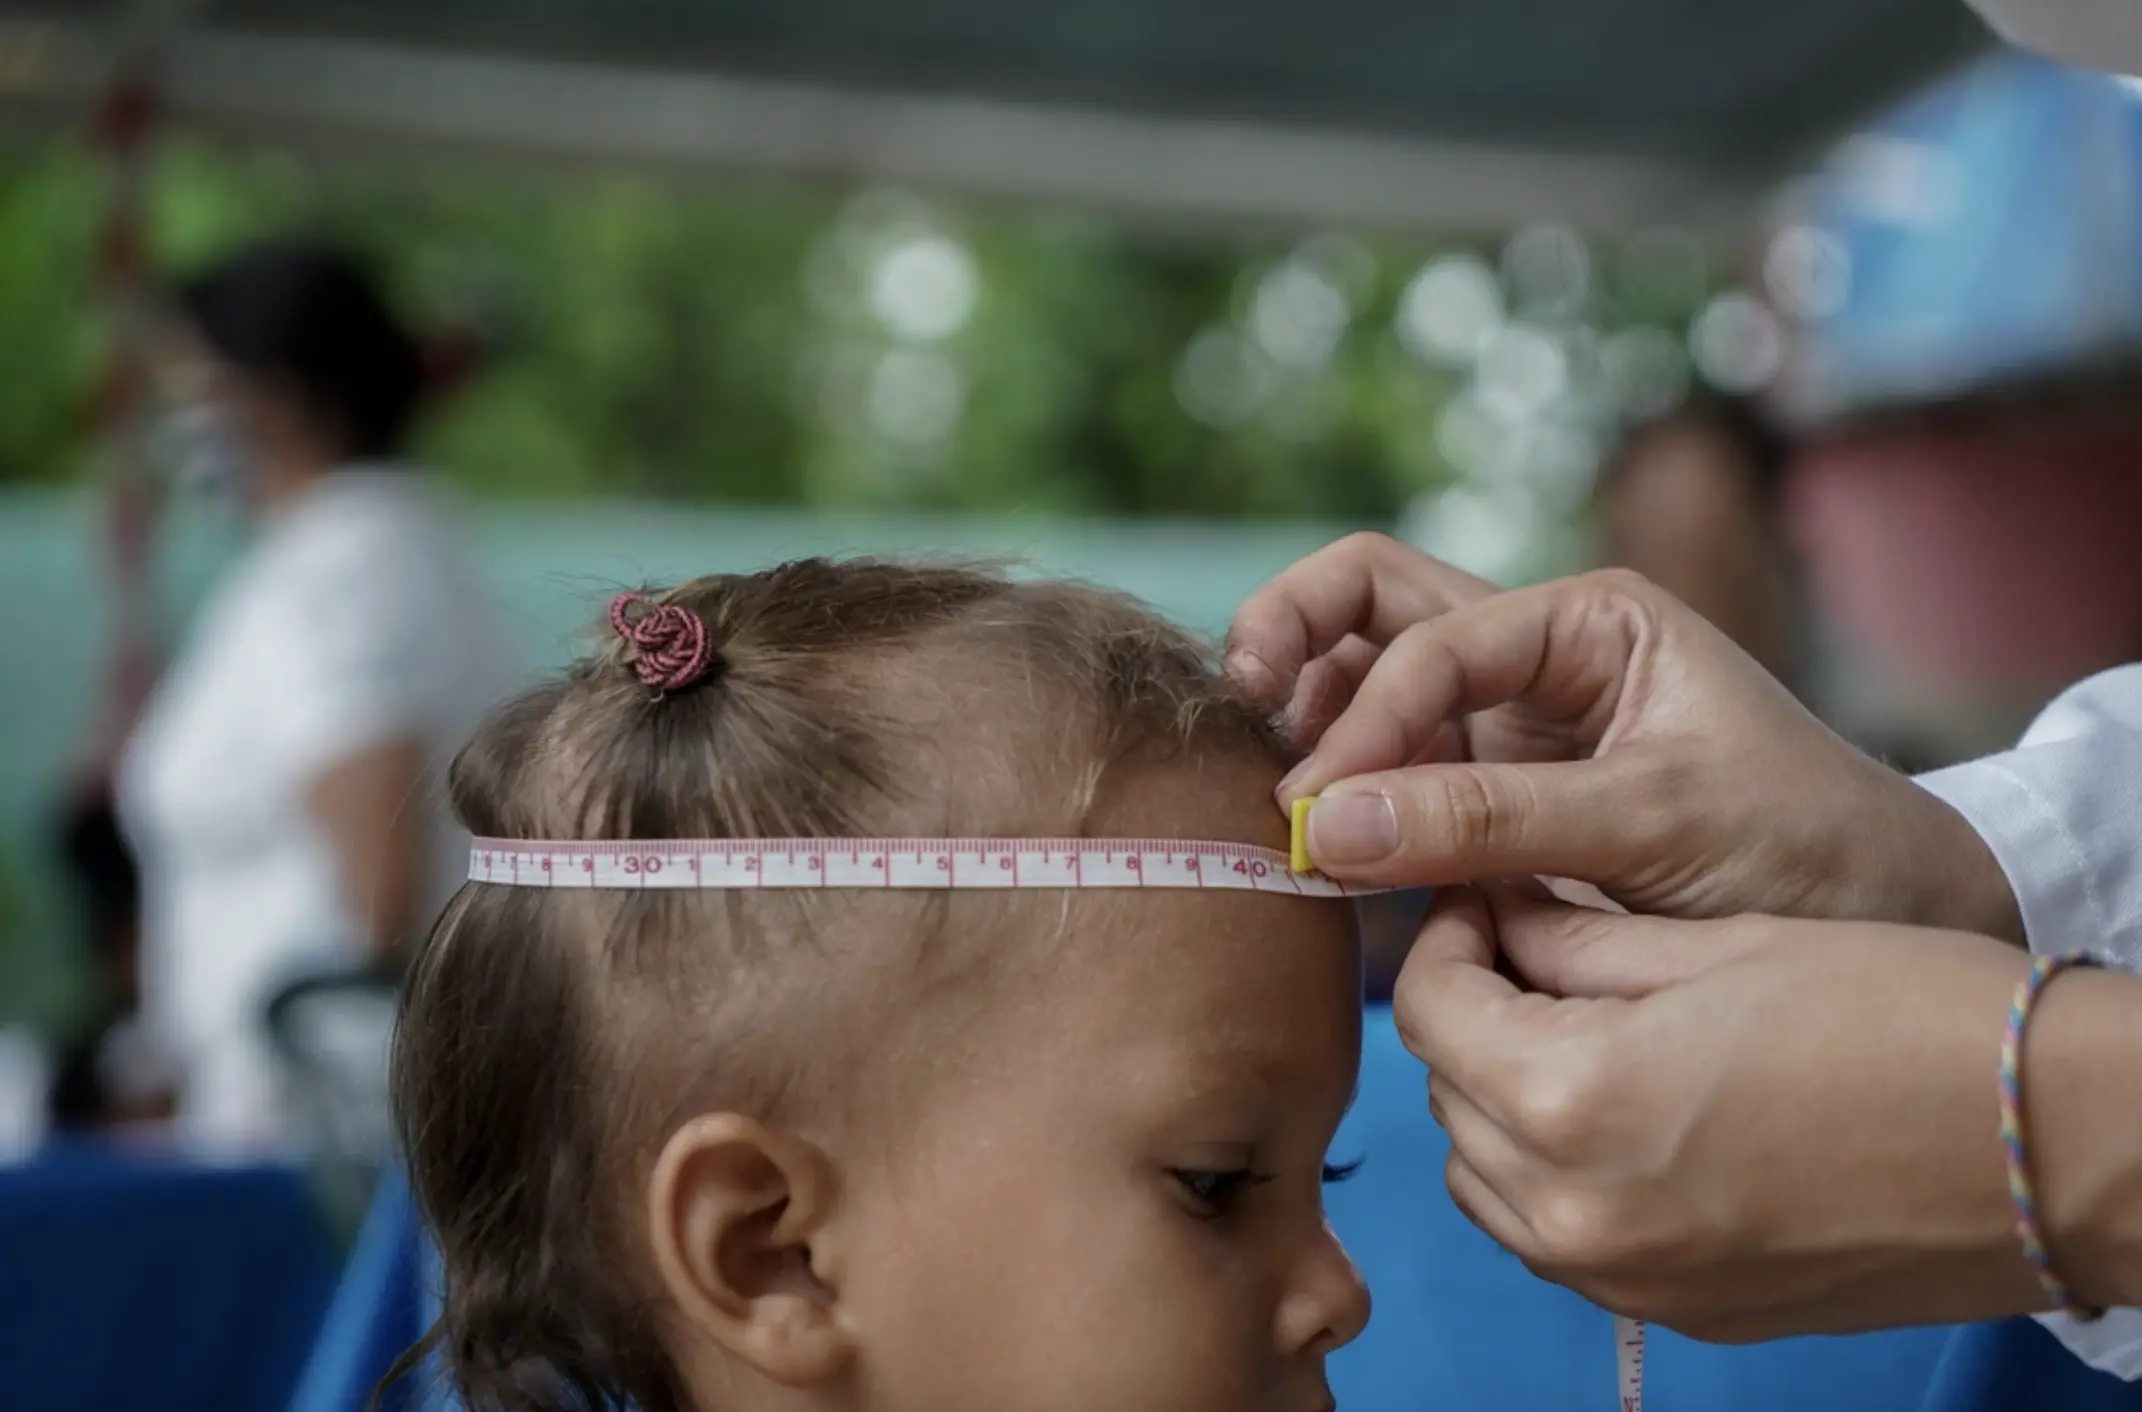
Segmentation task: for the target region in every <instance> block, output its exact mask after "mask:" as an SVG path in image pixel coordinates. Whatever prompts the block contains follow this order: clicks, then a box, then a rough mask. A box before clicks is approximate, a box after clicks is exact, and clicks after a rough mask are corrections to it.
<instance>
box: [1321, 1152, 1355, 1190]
mask: <svg viewBox="0 0 2142 1412" xmlns="http://www.w3.org/2000/svg"><path fill="white" fill-rule="evenodd" d="M1361 1162H1362V1159H1361V1158H1359V1157H1356V1158H1355V1159H1354V1160H1353V1161H1351V1162H1326V1163H1325V1164H1324V1185H1326V1186H1337V1185H1338V1184H1339V1183H1340V1182H1350V1181H1352V1180H1353V1179H1354V1173H1356V1172H1358V1171H1360V1170H1361Z"/></svg>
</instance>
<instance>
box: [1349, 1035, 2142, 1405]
mask: <svg viewBox="0 0 2142 1412" xmlns="http://www.w3.org/2000/svg"><path fill="white" fill-rule="evenodd" d="M1448 1150H1449V1149H1448V1145H1447V1143H1446V1141H1445V1139H1444V1136H1443V1132H1442V1129H1440V1128H1438V1127H1437V1126H1436V1125H1435V1124H1434V1123H1433V1122H1431V1121H1429V1119H1428V1105H1427V1071H1426V1070H1425V1069H1423V1068H1422V1067H1421V1065H1420V1062H1419V1061H1418V1060H1416V1059H1414V1058H1413V1057H1412V1056H1411V1055H1410V1054H1408V1053H1407V1052H1406V1051H1405V1049H1404V1047H1403V1046H1402V1045H1401V1044H1400V1043H1399V1040H1398V1033H1397V1030H1396V1028H1395V1027H1394V1026H1393V1024H1392V1023H1391V1016H1390V1012H1389V1011H1388V1010H1386V1009H1383V1008H1380V1007H1377V1008H1372V1009H1371V1010H1370V1011H1369V1014H1368V1023H1367V1032H1366V1034H1365V1036H1364V1043H1363V1052H1362V1063H1361V1086H1360V1091H1359V1094H1358V1096H1357V1097H1356V1099H1355V1101H1354V1108H1353V1112H1352V1113H1351V1114H1350V1115H1349V1116H1348V1118H1347V1121H1346V1123H1345V1125H1344V1126H1343V1127H1342V1128H1341V1130H1340V1133H1339V1137H1338V1140H1337V1142H1336V1143H1335V1144H1334V1146H1333V1150H1332V1151H1333V1156H1334V1158H1336V1159H1342V1160H1350V1159H1353V1158H1357V1157H1358V1158H1361V1159H1362V1160H1363V1166H1362V1168H1361V1171H1360V1172H1359V1174H1358V1175H1356V1176H1355V1177H1354V1179H1353V1180H1352V1181H1350V1182H1347V1183H1345V1184H1344V1185H1342V1186H1338V1187H1335V1188H1333V1189H1332V1191H1331V1192H1330V1193H1329V1206H1330V1212H1331V1221H1332V1225H1333V1228H1334V1229H1335V1230H1337V1231H1338V1233H1339V1235H1340V1237H1341V1239H1343V1240H1344V1241H1345V1242H1346V1245H1347V1248H1348V1249H1349V1250H1350V1251H1351V1252H1352V1253H1353V1256H1354V1259H1355V1261H1356V1262H1357V1263H1358V1264H1359V1265H1360V1267H1361V1271H1362V1274H1363V1275H1364V1277H1366V1279H1367V1280H1368V1285H1369V1289H1370V1291H1371V1292H1372V1293H1373V1294H1374V1296H1375V1313H1374V1316H1373V1317H1372V1318H1371V1319H1370V1321H1369V1327H1368V1331H1367V1332H1366V1333H1365V1334H1363V1335H1362V1337H1361V1338H1360V1339H1359V1340H1358V1341H1357V1342H1355V1343H1354V1344H1353V1345H1351V1346H1350V1347H1348V1348H1346V1349H1344V1350H1342V1351H1341V1352H1340V1353H1339V1354H1338V1355H1336V1356H1335V1357H1334V1359H1333V1360H1332V1385H1333V1389H1334V1391H1335V1392H1336V1393H1337V1394H1338V1398H1339V1403H1340V1405H1341V1406H1343V1407H1345V1408H1347V1409H1348V1412H1421V1409H1428V1408H1434V1409H1437V1412H1467V1409H1476V1408H1477V1409H1480V1412H1503V1410H1504V1409H1533V1408H1539V1409H1560V1408H1570V1409H1575V1412H1585V1409H1591V1408H1602V1407H1611V1406H1613V1397H1614V1343H1613V1323H1612V1320H1611V1319H1610V1318H1609V1317H1608V1316H1607V1315H1606V1314H1605V1313H1603V1312H1602V1311H1600V1310H1598V1309H1595V1308H1593V1307H1592V1306H1590V1305H1588V1304H1586V1303H1585V1302H1584V1301H1583V1300H1581V1299H1579V1298H1577V1297H1576V1296H1575V1295H1573V1294H1570V1293H1569V1292H1568V1291H1566V1290H1563V1289H1560V1288H1557V1287H1555V1286H1553V1285H1549V1284H1547V1283H1545V1282H1544V1281H1541V1280H1539V1279H1536V1278H1534V1277H1533V1275H1532V1274H1531V1273H1530V1272H1529V1271H1527V1270H1526V1269H1525V1268H1524V1266H1523V1265H1521V1264H1519V1263H1518V1262H1517V1261H1516V1260H1515V1259H1514V1258H1512V1257H1511V1256H1510V1255H1508V1254H1507V1253H1505V1252H1504V1251H1502V1250H1501V1249H1500V1248H1498V1247H1497V1246H1496V1245H1495V1244H1494V1243H1493V1242H1492V1241H1490V1240H1488V1238H1487V1237H1486V1236H1485V1235H1483V1234H1481V1233H1480V1231H1478V1230H1477V1229H1475V1228H1474V1226H1473V1225H1472V1224H1471V1222H1469V1221H1467V1220H1466V1219H1465V1217H1464V1216H1463V1215H1461V1214H1460V1213H1459V1212H1458V1210H1457V1208H1456V1207H1455V1206H1454V1205H1452V1204H1451V1202H1450V1199H1449V1197H1448V1195H1447V1194H1446V1192H1445V1190H1444V1186H1443V1162H1444V1158H1445V1155H1446V1154H1447V1152H1448ZM1647 1354H1648V1356H1647V1358H1646V1360H1645V1404H1644V1405H1645V1406H1646V1408H1648V1409H1653V1410H1654V1412H1713V1409H1718V1408H1726V1407H1730V1408H1733V1409H1735V1412H1804V1409H1807V1408H1821V1409H1823V1412H1913V1409H1918V1412H1997V1409H1998V1410H2000V1412H2006V1409H2018V1408H2028V1409H2033V1412H2037V1410H2038V1409H2043V1412H2115V1410H2116V1409H2117V1410H2118V1412H2142V1388H2138V1387H2137V1386H2135V1385H2131V1384H2127V1383H2123V1382H2121V1381H2120V1380H2118V1379H2116V1378H2111V1377H2108V1376H2106V1375H2104V1374H2100V1373H2096V1372H2092V1371H2091V1370H2090V1369H2088V1368H2086V1367H2084V1365H2083V1364H2081V1363H2080V1362H2078V1361H2077V1360H2075V1359H2074V1358H2072V1357H2070V1356H2069V1355H2068V1354H2067V1353H2066V1351H2065V1350H2063V1349H2061V1348H2060V1347H2059V1346H2058V1344H2057V1343H2056V1341H2055V1340H2054V1339H2053V1338H2052V1337H2051V1335H2049V1334H2047V1333H2046V1332H2045V1331H2044V1330H2043V1329H2041V1328H2040V1327H2039V1326H2038V1325H2037V1324H2035V1323H2033V1322H2032V1321H2030V1320H2016V1321H2014V1322H2012V1323H2002V1324H1993V1325H1983V1326H1972V1327H1966V1328H1959V1329H1939V1328H1936V1329H1907V1330H1902V1331H1898V1332H1894V1333H1882V1334H1863V1335H1859V1336H1857V1337H1852V1338H1800V1339H1787V1340H1783V1341H1780V1342H1777V1343H1772V1344H1764V1345H1759V1346H1755V1347H1744V1348H1722V1347H1717V1346H1713V1345H1708V1344H1700V1343H1696V1342H1694V1341H1692V1340H1689V1339H1685V1338H1681V1337H1679V1336H1677V1335H1675V1334H1671V1333H1668V1332H1666V1331H1665V1330H1663V1329H1654V1330H1652V1331H1651V1334H1650V1345H1649V1348H1648V1350H1647Z"/></svg>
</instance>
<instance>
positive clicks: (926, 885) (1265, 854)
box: [469, 800, 1644, 1412]
mask: <svg viewBox="0 0 2142 1412" xmlns="http://www.w3.org/2000/svg"><path fill="white" fill-rule="evenodd" d="M1308 806H1309V801H1308V800H1301V801H1298V802H1297V803H1296V804H1295V806H1294V807H1293V809H1292V810H1291V811H1290V812H1291V818H1290V822H1291V823H1292V825H1293V830H1292V835H1293V836H1292V840H1291V841H1292V849H1291V856H1290V855H1289V854H1287V853H1280V852H1277V851H1275V850H1273V849H1270V848H1259V847H1256V846H1255V845H1253V844H1246V843H1213V842H1205V841H1200V840H1191V839H1137V838H796V839H661V840H642V839H631V840H586V841H555V842H554V841H530V840H523V839H498V838H478V839H475V840H472V846H471V848H470V850H469V880H470V881H472V882H480V883H498V884H503V885H506V886H512V887H559V888H605V889H608V888H616V889H683V890H691V889H717V890H718V889H826V888H831V889H841V888H856V889H863V890H872V889H887V890H898V889H914V890H924V891H941V890H945V889H954V890H967V889H995V890H1003V889H1009V888H1035V889H1066V888H1070V889H1081V888H1122V889H1135V888H1172V889H1181V890H1210V891H1236V892H1268V893H1277V894H1281V895H1284V896H1291V897H1366V896H1370V895H1373V894H1376V893H1380V892H1390V891H1395V890H1396V889H1393V888H1385V887H1373V886H1367V885H1363V884H1357V883H1342V882H1339V881H1338V880H1336V879H1334V878H1329V877H1326V876H1325V875H1324V874H1322V873H1319V872H1315V871H1313V870H1311V869H1310V868H1309V867H1308V866H1307V864H1308V849H1307V847H1306V839H1305V832H1306V825H1307V820H1308ZM1614 1362H1615V1374H1616V1377H1615V1384H1616V1393H1617V1406H1618V1408H1619V1412H1643V1406H1644V1326H1643V1324H1642V1323H1640V1322H1639V1321H1637V1320H1635V1319H1625V1318H1622V1317H1620V1316H1619V1315H1617V1316H1615V1319H1614Z"/></svg>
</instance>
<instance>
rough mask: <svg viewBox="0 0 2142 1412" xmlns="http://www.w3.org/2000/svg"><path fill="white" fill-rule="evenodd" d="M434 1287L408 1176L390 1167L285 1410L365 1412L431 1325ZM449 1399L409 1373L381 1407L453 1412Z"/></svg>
mask: <svg viewBox="0 0 2142 1412" xmlns="http://www.w3.org/2000/svg"><path fill="white" fill-rule="evenodd" d="M436 1289H437V1281H436V1280H435V1279H434V1278H433V1266H432V1257H431V1251H430V1247H429V1246H428V1245H427V1244H426V1242H425V1241H424V1238H423V1233H422V1226H421V1223H420V1222H419V1221H418V1219H417V1210H416V1202H415V1200H414V1199H413V1198H412V1196H411V1194H410V1191H409V1183H408V1182H407V1180H406V1179H404V1178H403V1177H402V1175H401V1174H400V1173H398V1172H397V1173H392V1174H390V1175H389V1176H387V1177H386V1178H385V1179H384V1180H383V1181H381V1183H380V1184H379V1189H378V1191H377V1193H376V1194H375V1195H374V1197H373V1200H372V1206H371V1210H370V1211H369V1212H368V1213H367V1214H366V1216H365V1220H364V1224H363V1226H362V1227H360V1228H359V1230H358V1232H357V1240H356V1243H355V1245H354V1246H353V1247H352V1249H351V1251H350V1257H349V1263H348V1264H347V1265H346V1266H345V1267H344V1269H343V1274H342V1281H341V1283H340V1284H339V1285H338V1286H337V1287H336V1289H335V1296H334V1301H333V1303H331V1304H330V1305H329V1306H328V1310H327V1317H326V1318H325V1319H324V1320H323V1321H322V1324H321V1329H320V1336H319V1339H318V1340H317V1341H316V1342H315V1343H314V1345H313V1349H312V1356H311V1358H310V1359H309V1360H308V1362H307V1363H306V1365H305V1371H304V1375H303V1377H302V1378H301V1379H300V1380H299V1383H298V1389H297V1392H296V1394H295V1395H294V1396H293V1397H292V1398H291V1400H290V1406H289V1409H288V1412H365V1409H367V1408H369V1407H370V1406H371V1399H372V1393H373V1390H374V1389H375V1388H376V1387H378V1386H379V1382H380V1380H381V1379H382V1378H384V1377H385V1376H386V1375H387V1371H388V1369H390V1368H391V1367H393V1366H394V1360H395V1359H397V1358H399V1357H401V1355H402V1353H403V1351H404V1350H405V1349H408V1348H410V1347H412V1346H413V1345H414V1344H415V1343H416V1341H417V1340H418V1339H420V1338H422V1337H423V1335H424V1331H425V1330H426V1329H427V1328H429V1327H430V1325H431V1321H432V1318H433V1316H434V1315H435V1314H436V1313H437V1307H438V1306H437V1297H436V1295H435V1293H434V1291H435V1290H436ZM451 1406H452V1403H451V1400H450V1399H448V1398H447V1397H446V1395H445V1394H444V1393H443V1392H442V1391H441V1390H439V1389H438V1388H437V1387H436V1386H435V1385H433V1384H430V1383H429V1382H427V1381H425V1380H423V1379H421V1378H420V1379H407V1380H404V1381H403V1382H401V1383H399V1384H397V1385H396V1386H395V1387H393V1388H391V1389H389V1390H388V1392H387V1395H386V1396H384V1397H382V1399H381V1401H380V1412H450V1409H451Z"/></svg>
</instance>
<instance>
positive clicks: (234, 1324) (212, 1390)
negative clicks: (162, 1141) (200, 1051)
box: [0, 1142, 336, 1412]
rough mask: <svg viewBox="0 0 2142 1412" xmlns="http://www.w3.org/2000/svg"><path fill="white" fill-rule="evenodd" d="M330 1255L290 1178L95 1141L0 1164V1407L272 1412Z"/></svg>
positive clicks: (298, 1180) (305, 1339)
mask: <svg viewBox="0 0 2142 1412" xmlns="http://www.w3.org/2000/svg"><path fill="white" fill-rule="evenodd" d="M335 1258H336V1252H335V1248H334V1245H333V1243H332V1242H331V1241H330V1240H329V1239H328V1235H327V1232H326V1231H325V1230H324V1229H323V1228H322V1226H321V1223H320V1220H319V1216H318V1213H317V1211H316V1210H315V1209H314V1206H313V1203H312V1199H311V1197H310V1195H309V1194H308V1193H307V1191H306V1188H305V1182H304V1178H303V1175H302V1173H300V1172H299V1171H297V1170H296V1169H295V1168H291V1167H285V1166H275V1165H259V1166H203V1165H200V1164H198V1163H194V1162H190V1161H187V1160H185V1159H184V1158H182V1157H180V1156H178V1155H176V1154H172V1153H165V1152H155V1151H150V1150H146V1149H140V1148H129V1147H123V1146H117V1145H110V1144H103V1143H95V1142H67V1143H60V1144H55V1145H54V1146H52V1147H50V1148H48V1149H46V1150H45V1151H43V1152H41V1153H40V1154H38V1155H37V1156H36V1157H35V1158H33V1159H32V1160H30V1161H29V1162H26V1163H24V1164H21V1165H18V1166H0V1408H6V1409H8V1412H109V1409H113V1408H125V1409H127V1412H278V1409H280V1408H282V1406H283V1404H284V1400H285V1399H286V1398H287V1397H288V1396H289V1395H290V1388H291V1385H292V1383H293V1382H294V1381H295V1379H296V1376H297V1373H298V1369H299V1367H300V1366H301V1365H302V1364H303V1362H304V1361H305V1357H306V1350H307V1349H308V1348H309V1347H310V1346H311V1344H312V1343H313V1342H314V1340H315V1338H316V1333H317V1330H318V1328H319V1326H320V1314H321V1310H322V1309H323V1308H325V1307H326V1305H327V1303H328V1299H329V1295H330V1292H331V1290H332V1289H333V1287H334V1283H335Z"/></svg>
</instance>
